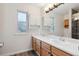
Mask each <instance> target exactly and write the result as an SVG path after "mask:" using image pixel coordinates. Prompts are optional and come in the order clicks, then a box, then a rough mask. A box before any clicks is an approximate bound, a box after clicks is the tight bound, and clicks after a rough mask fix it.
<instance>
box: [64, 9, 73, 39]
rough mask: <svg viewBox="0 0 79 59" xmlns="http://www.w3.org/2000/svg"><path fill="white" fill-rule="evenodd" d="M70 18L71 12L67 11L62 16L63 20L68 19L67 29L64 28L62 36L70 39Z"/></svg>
mask: <svg viewBox="0 0 79 59" xmlns="http://www.w3.org/2000/svg"><path fill="white" fill-rule="evenodd" d="M71 18H72V10H71V9H69V11H68V13H67V14H65V15H64V20H65V19H68V20H69V28H64V36H65V37H70V38H71V34H72V31H71V27H72V26H71V23H72V22H71V20H72V19H71Z"/></svg>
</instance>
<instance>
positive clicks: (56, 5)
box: [44, 3, 64, 13]
mask: <svg viewBox="0 0 79 59" xmlns="http://www.w3.org/2000/svg"><path fill="white" fill-rule="evenodd" d="M61 4H64V3H51V4H48V6H46V8H45V10H44V11H45V13H48V12H50V11H52V10H53V9H55V8H57V7H58V6H60V5H61Z"/></svg>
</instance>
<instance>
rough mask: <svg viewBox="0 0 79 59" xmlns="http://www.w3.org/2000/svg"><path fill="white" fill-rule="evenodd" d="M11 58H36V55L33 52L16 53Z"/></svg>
mask: <svg viewBox="0 0 79 59" xmlns="http://www.w3.org/2000/svg"><path fill="white" fill-rule="evenodd" d="M11 56H38V55H37V54H36V53H35V52H34V51H28V52H22V53H17V54H14V55H11Z"/></svg>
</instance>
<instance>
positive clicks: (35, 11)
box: [0, 4, 41, 55]
mask: <svg viewBox="0 0 79 59" xmlns="http://www.w3.org/2000/svg"><path fill="white" fill-rule="evenodd" d="M1 7H2V6H0V8H1ZM0 10H1V9H0ZM17 10H21V11H26V12H28V13H29V24H35V23H37V24H40V19H41V16H40V8H38V7H35V6H32V5H29V4H3V8H2V11H1V12H2V14H3V16H2V17H3V19H2V21H1V19H0V22H3V23H2V25H0V27H1V26H2V31H1V32H2V37H3V39H2V41H3V42H4V46H3V47H2V48H0V50H1V52H2V53H1V52H0V55H8V54H13V53H16V52H18V51H25V50H26V51H27V50H30V49H31V48H32V47H31V33H30V32H27V33H19V32H18V30H17ZM0 15H1V14H0ZM38 20H39V21H38ZM33 21H36V22H33Z"/></svg>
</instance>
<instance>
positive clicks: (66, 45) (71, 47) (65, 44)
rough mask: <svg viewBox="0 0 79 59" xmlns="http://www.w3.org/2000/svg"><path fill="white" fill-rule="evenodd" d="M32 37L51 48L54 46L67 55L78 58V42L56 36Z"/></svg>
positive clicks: (34, 35)
mask: <svg viewBox="0 0 79 59" xmlns="http://www.w3.org/2000/svg"><path fill="white" fill-rule="evenodd" d="M32 36H33V37H35V38H37V39H39V40H41V41H44V42H46V43H48V44H50V45H52V46H55V47H57V48H59V49H61V50H63V51H65V52H67V53H70V54H72V55H75V56H78V55H79V48H78V47H79V40H74V39H71V38H65V37H58V36H54V35H51V36H44V35H39V34H33V35H32Z"/></svg>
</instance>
